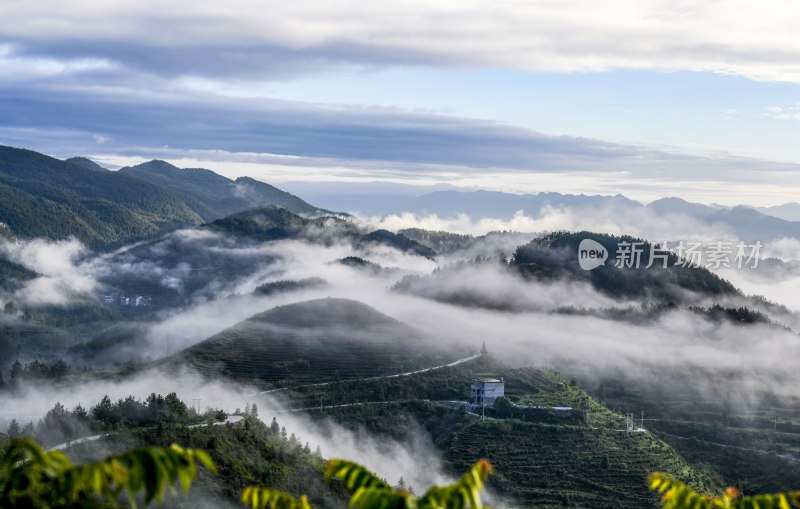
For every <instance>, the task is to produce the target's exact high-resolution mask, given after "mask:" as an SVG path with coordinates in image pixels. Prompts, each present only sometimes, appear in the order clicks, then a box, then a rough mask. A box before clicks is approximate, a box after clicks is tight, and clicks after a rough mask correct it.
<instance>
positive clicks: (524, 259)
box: [511, 231, 738, 302]
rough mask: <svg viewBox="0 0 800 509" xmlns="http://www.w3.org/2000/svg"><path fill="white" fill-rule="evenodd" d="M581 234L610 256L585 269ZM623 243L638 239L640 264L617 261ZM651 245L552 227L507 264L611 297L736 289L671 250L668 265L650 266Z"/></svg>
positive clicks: (676, 296)
mask: <svg viewBox="0 0 800 509" xmlns="http://www.w3.org/2000/svg"><path fill="white" fill-rule="evenodd" d="M583 239H592V240H594V241H595V242H597V243H599V244H601V245H602V246H603V247H605V248H606V250H607V251H608V253H609V258H610V260H607V261H606V263H605V264H603V265H601V266H599V267H597V268H596V269H593V270H583V269H582V268H581V266H580V264H579V263H578V246H579V244H580V243H581V241H582V240H583ZM623 242H628V243H634V242H641V243H642V245H641V248H642V252H641V257H640V263H639V264H638V266H636V265H634V266H632V267H624V266H623V267H617V266H616V264H615V261H614V256H615V253H617V251H618V248H619V246H620V243H623ZM653 249H654V247H653V245H652V244H650V243H649V242H645V241H643V240H641V239H636V238H633V237H630V236H627V235H623V236H615V235H607V234H599V233H594V232H586V231H583V232H574V233H573V232H554V233H550V234H547V235H544V236H542V237H538V238H536V239H534V240H532V241H531V242H530V243H529V244H527V245H525V246H521V247H520V248H518V249H517V251H516V252H515V253H514V256H513V258H512V260H511V266H512V267H514V268H515V269H516V270H518V271H519V272H520V273H521V274H523V275H524V276H527V277H535V278H537V279H544V280H547V279H561V278H571V279H577V280H583V281H587V282H589V283H591V284H592V286H593V287H594V288H595V289H597V290H598V291H600V292H603V293H605V294H607V295H609V296H611V297H620V298H646V299H653V300H656V301H673V302H681V301H682V300H683V295H684V294H685V292H686V291H689V292H694V293H697V294H700V295H704V296H719V295H736V294H738V290H737V289H736V288H735V287H734V286H733V285H732V284H730V283H729V282H728V281H725V280H724V279H722V278H720V277H719V276H717V275H716V274H714V273H712V272H711V271H709V270H707V269H705V268H703V267H693V266H690V265H687V266H682V265H681V264H680V260H679V258H678V257H677V256H676V255H675V254H672V253H670V254H669V255H668V260H667V266H666V268H665V267H663V262H661V261H659V260H658V259H654V263H653V266H651V267H649V268H647V265H648V264H649V260H650V254H651V251H652V250H653ZM657 254H658V253H656V255H657Z"/></svg>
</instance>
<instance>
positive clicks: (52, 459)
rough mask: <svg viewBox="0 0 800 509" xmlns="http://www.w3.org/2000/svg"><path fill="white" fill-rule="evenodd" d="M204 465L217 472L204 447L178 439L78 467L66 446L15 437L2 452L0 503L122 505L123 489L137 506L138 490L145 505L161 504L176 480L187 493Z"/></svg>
mask: <svg viewBox="0 0 800 509" xmlns="http://www.w3.org/2000/svg"><path fill="white" fill-rule="evenodd" d="M199 466H203V467H205V468H206V469H208V470H210V471H212V472H215V471H216V466H215V465H214V462H213V461H212V460H211V458H210V457H209V456H208V454H206V453H205V452H204V451H201V450H197V449H184V448H182V447H180V446H178V445H175V444H173V445H172V446H170V447H169V448H161V447H150V448H142V449H134V450H132V451H129V452H125V453H122V454H118V455H113V456H109V457H108V458H106V459H104V460H101V461H98V462H94V463H87V464H84V465H77V466H76V465H73V464H72V462H70V460H69V459H68V458H67V457H66V456H65V455H64V453H62V452H61V451H49V452H48V451H44V450H43V449H42V448H41V447H40V446H39V444H37V443H36V442H34V441H33V440H30V439H25V438H21V439H16V440H11V441H10V442H8V443H7V444H6V445H5V446H4V447H3V449H2V452H0V507H4V508H9V509H11V508H23V507H36V508H42V509H54V508H61V507H89V508H93V507H98V508H99V507H120V504H119V500H120V497H121V496H122V495H123V494H124V495H125V496H126V498H127V500H128V503H129V504H130V506H131V507H135V506H136V500H135V496H136V495H137V494H139V493H143V494H144V503H145V505H148V504H150V503H151V502H153V501H157V502H159V503H161V502H162V501H163V500H164V495H165V492H166V491H167V490H168V489H169V490H170V491H171V492H173V493H174V492H175V484H176V483H177V484H179V485H180V487H181V489H182V490H183V492H184V493H186V492H187V491H188V490H189V487H190V485H191V483H192V482H193V481H194V480H195V478H196V477H197V473H198V467H199Z"/></svg>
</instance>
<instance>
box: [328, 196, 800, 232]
mask: <svg viewBox="0 0 800 509" xmlns="http://www.w3.org/2000/svg"><path fill="white" fill-rule="evenodd" d="M316 198H317V199H318V200H320V203H321V204H323V205H327V206H330V204H331V203H335V204H337V205H339V207H338V208H340V209H341V210H347V211H349V212H352V213H356V214H362V215H366V216H386V215H389V214H402V213H413V214H417V215H428V214H436V215H438V216H439V217H455V216H458V215H460V214H466V215H468V216H470V217H472V218H485V217H491V218H499V219H508V218H511V217H512V216H514V214H516V213H517V212H519V211H523V212H524V213H525V214H527V215H529V216H534V217H535V216H540V215H542V214H544V213H545V212H546V211H547V210H548V209H570V210H571V211H573V212H574V213H576V214H579V215H581V214H586V215H587V217H592V216H594V215H596V214H597V213H598V212H603V213H606V214H608V215H613V214H615V213H630V212H633V213H638V212H641V211H648V210H649V211H653V212H656V213H657V214H662V215H667V214H670V215H683V216H687V217H690V218H693V219H697V220H700V221H702V222H705V223H708V224H709V225H711V224H719V225H721V226H726V227H728V228H730V229H731V230H733V231H734V232H735V233H736V234H737V235H738V236H739V237H740V238H742V239H745V240H749V241H755V240H761V241H769V240H774V239H777V238H780V237H795V238H800V204H793V203H787V204H784V205H780V206H777V207H770V208H763V207H762V208H756V207H750V206H747V205H739V206H736V207H725V206H721V205H705V204H701V203H692V202H689V201H686V200H684V199H682V198H677V197H666V198H662V199H659V200H656V201H653V202H651V203H649V204H647V205H645V204H643V203H640V202H638V201H636V200H631V199H629V198H627V197H625V196H623V195H621V194H617V195H613V196H609V195H586V194H578V195H575V194H561V193H553V192H546V193H537V194H513V193H504V192H498V191H485V190H481V191H453V190H446V191H435V192H431V193H427V194H422V195H418V196H409V195H372V196H368V195H359V194H352V195H348V196H347V200H349V204H348V203H346V202H343V201H342V202H340V201H337V200H335V199H331V200H330V201H329V200H328V199H326V198H325V197H324V196H323V195H317V196H316ZM773 213H774V214H775V215H770V214H773ZM779 216H782V217H779ZM791 218H797V219H798V220H791Z"/></svg>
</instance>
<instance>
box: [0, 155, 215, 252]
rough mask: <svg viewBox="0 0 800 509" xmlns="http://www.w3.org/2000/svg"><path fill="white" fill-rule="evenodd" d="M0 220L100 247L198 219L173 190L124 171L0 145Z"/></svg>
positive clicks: (24, 231)
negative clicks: (74, 238)
mask: <svg viewBox="0 0 800 509" xmlns="http://www.w3.org/2000/svg"><path fill="white" fill-rule="evenodd" d="M0 221H2V222H4V223H6V224H7V225H8V226H9V228H10V229H11V231H12V232H13V233H14V234H16V235H18V236H21V237H46V238H50V239H64V238H67V237H70V236H75V237H76V238H78V239H79V240H81V241H83V242H85V243H86V244H89V245H92V246H102V245H111V244H118V243H121V242H125V241H129V240H134V239H141V238H145V237H151V236H154V235H157V234H158V233H160V232H163V231H165V230H169V229H173V228H175V227H178V226H187V225H196V224H200V223H202V218H201V217H200V216H199V215H198V214H197V213H195V212H194V211H193V210H192V209H191V208H190V207H189V206H188V205H187V204H186V203H185V202H184V201H183V200H181V198H180V197H178V196H177V195H175V194H174V193H171V192H170V191H167V190H165V189H162V188H160V187H158V186H156V185H154V184H150V183H148V182H145V181H142V180H140V179H137V178H134V177H131V176H129V175H124V174H120V173H115V172H110V171H106V170H97V169H90V168H86V167H84V166H79V165H76V164H73V163H70V162H67V161H60V160H58V159H55V158H52V157H49V156H46V155H44V154H39V153H37V152H33V151H30V150H24V149H16V148H11V147H0Z"/></svg>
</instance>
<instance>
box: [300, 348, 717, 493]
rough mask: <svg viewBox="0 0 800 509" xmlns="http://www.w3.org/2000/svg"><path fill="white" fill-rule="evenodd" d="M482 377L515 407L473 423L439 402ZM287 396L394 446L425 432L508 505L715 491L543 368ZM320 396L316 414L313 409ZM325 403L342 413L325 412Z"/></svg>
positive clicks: (713, 476) (707, 474)
mask: <svg viewBox="0 0 800 509" xmlns="http://www.w3.org/2000/svg"><path fill="white" fill-rule="evenodd" d="M489 376H491V377H497V378H499V377H502V378H503V379H504V380H505V381H506V395H507V397H508V398H509V400H510V401H511V402H514V403H517V404H518V405H521V407H513V406H511V405H506V406H504V407H501V405H499V404H498V405H495V406H496V407H498V408H494V409H493V408H487V409H486V410H485V413H486V418H485V419H482V418H481V416H480V415H476V414H473V413H468V412H467V411H465V410H463V409H460V408H456V407H453V406H450V405H448V404H446V403H444V402H445V401H450V400H462V401H463V400H468V399H469V392H470V382H471V381H472V380H473V379H474V378H475V377H489ZM288 395H289V396H290V397H291V398H292V400H293V401H295V402H297V403H301V404H302V406H304V407H306V408H307V409H308V412H310V415H312V416H315V417H316V418H318V419H321V420H325V419H334V420H335V421H337V422H339V423H341V424H344V425H345V426H347V427H352V428H353V429H359V428H361V427H366V428H367V429H368V430H369V431H371V432H373V433H377V434H379V435H382V436H386V437H390V438H393V439H397V440H405V439H411V438H414V437H416V436H417V435H419V433H420V429H424V430H425V432H427V433H428V434H429V435H430V437H431V439H432V441H433V443H434V445H435V446H436V448H437V449H438V451H439V453H440V454H441V456H442V457H443V458H444V460H445V464H446V466H447V468H448V470H449V471H450V473H452V474H456V473H457V472H460V471H463V470H464V469H465V468H466V467H467V466H468V465H470V464H471V463H474V462H475V461H477V460H478V459H480V458H487V459H489V461H491V463H492V464H493V465H494V467H495V473H494V474H493V475H492V477H490V480H489V489H490V491H491V492H492V493H493V494H494V495H495V496H499V497H500V499H502V500H504V501H506V503H507V504H508V505H511V506H524V507H574V506H577V507H593V508H595V507H597V508H606V507H607V508H612V507H630V508H642V507H655V506H656V501H657V499H656V497H654V496H653V495H652V494H651V493H649V492H648V490H647V487H646V482H645V479H646V477H647V474H648V473H650V472H652V471H654V470H660V471H667V472H670V473H672V474H674V475H676V476H678V477H679V478H681V479H683V480H684V481H687V482H690V483H691V484H692V485H693V486H695V487H697V488H698V489H700V490H709V491H710V490H713V489H716V488H718V487H719V481H718V480H719V479H720V476H719V475H718V474H717V473H716V472H715V471H713V470H711V471H706V470H704V469H700V468H697V467H695V466H692V465H691V464H690V463H689V462H687V461H686V460H685V459H684V458H683V457H682V456H681V455H680V454H679V453H678V452H677V451H676V450H675V449H674V448H673V447H672V446H670V445H669V444H668V443H667V442H665V441H664V440H662V439H661V438H660V437H659V436H657V435H654V434H652V433H651V432H650V431H644V432H634V433H627V432H626V431H625V429H626V428H625V418H624V416H623V415H621V414H619V413H618V412H615V411H613V410H610V409H609V408H607V407H606V406H604V405H602V404H600V403H598V402H597V401H596V400H594V399H593V398H591V397H590V396H589V395H588V394H587V393H586V392H585V391H583V390H581V389H580V388H579V387H578V386H576V385H574V382H571V381H570V380H568V379H565V378H564V377H563V376H561V375H559V374H558V373H556V372H553V371H551V370H543V369H536V368H525V369H512V368H509V367H507V366H504V365H503V364H501V363H499V362H497V361H495V360H493V359H492V358H491V357H490V356H483V357H481V358H479V359H476V360H474V361H471V362H468V363H464V364H460V365H458V366H454V367H450V368H443V369H440V370H435V371H429V372H425V373H420V374H418V375H414V376H409V377H398V378H391V379H381V380H373V381H362V382H358V383H347V382H341V383H338V384H332V385H331V386H322V387H306V388H299V389H296V390H293V391H289V393H288ZM320 398H322V402H323V405H324V408H323V409H322V410H320V409H316V410H315V409H314V407H315V405H314V401H315V400H316V401H317V404H319V403H318V402H319V401H320ZM333 401H336V402H341V404H345V405H347V406H338V407H333V408H328V407H329V406H330V405H331V404H332V402H333ZM353 402H354V403H355V404H354V405H353V404H352V403H353ZM364 402H366V403H364ZM522 406H527V408H523V407H522ZM532 407H539V408H532ZM551 407H571V408H572V410H568V411H564V410H559V411H556V410H553V409H551ZM587 410H588V411H589V423H588V425H587V423H586V411H587ZM477 412H478V413H480V410H478V411H477Z"/></svg>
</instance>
